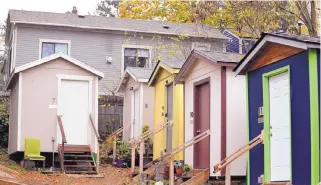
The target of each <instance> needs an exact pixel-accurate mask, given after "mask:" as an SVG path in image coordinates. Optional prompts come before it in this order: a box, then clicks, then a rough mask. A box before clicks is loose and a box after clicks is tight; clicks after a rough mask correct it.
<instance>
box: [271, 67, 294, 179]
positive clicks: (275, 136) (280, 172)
mask: <svg viewBox="0 0 321 185" xmlns="http://www.w3.org/2000/svg"><path fill="white" fill-rule="evenodd" d="M268 80H269V105H270V106H269V107H270V114H269V116H270V158H271V164H270V165H271V181H273V182H276V181H290V179H291V133H290V130H291V127H290V125H291V124H290V92H289V91H290V88H289V73H288V72H284V73H280V74H277V75H274V76H271V77H269V79H268Z"/></svg>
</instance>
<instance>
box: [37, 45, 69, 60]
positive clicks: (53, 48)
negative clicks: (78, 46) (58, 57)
mask: <svg viewBox="0 0 321 185" xmlns="http://www.w3.org/2000/svg"><path fill="white" fill-rule="evenodd" d="M59 52H62V53H65V54H68V44H67V43H49V42H43V43H42V49H41V58H43V57H47V56H49V55H52V54H55V53H59Z"/></svg>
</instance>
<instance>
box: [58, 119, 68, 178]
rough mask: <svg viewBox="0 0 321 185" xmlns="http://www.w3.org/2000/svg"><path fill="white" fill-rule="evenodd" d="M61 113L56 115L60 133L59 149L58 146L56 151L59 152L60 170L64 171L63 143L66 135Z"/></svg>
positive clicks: (65, 140)
mask: <svg viewBox="0 0 321 185" xmlns="http://www.w3.org/2000/svg"><path fill="white" fill-rule="evenodd" d="M61 117H62V115H57V120H58V125H59V129H60V133H61V140H62V141H61V151H60V149H59V147H58V152H59V153H60V167H61V172H64V171H65V166H64V160H65V156H64V154H65V143H67V139H66V135H65V130H64V126H63V124H62V120H61Z"/></svg>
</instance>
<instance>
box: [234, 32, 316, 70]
mask: <svg viewBox="0 0 321 185" xmlns="http://www.w3.org/2000/svg"><path fill="white" fill-rule="evenodd" d="M266 43H278V44H282V45H286V46H290V47H295V48H300V49H303V50H307V49H309V48H318V49H319V48H320V38H319V37H311V36H308V35H290V34H286V33H265V32H262V33H261V37H260V39H259V40H258V41H257V42H256V43H255V44H254V46H253V47H252V48H251V49H250V51H249V52H248V53H247V54H246V55H245V56H244V57H243V58H242V60H241V61H240V62H239V63H238V64H237V66H236V67H235V68H234V70H233V71H236V73H237V74H244V73H245V72H244V69H245V67H246V66H247V65H248V63H249V62H250V61H251V60H252V59H253V58H255V57H254V56H256V55H257V54H258V53H260V52H262V48H264V47H265V46H266Z"/></svg>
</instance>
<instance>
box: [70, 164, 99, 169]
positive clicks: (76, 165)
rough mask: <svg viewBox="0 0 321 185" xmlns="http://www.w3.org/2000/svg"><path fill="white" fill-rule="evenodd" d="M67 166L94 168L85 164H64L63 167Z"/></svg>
mask: <svg viewBox="0 0 321 185" xmlns="http://www.w3.org/2000/svg"><path fill="white" fill-rule="evenodd" d="M68 167H79V168H96V166H94V165H85V164H65V168H68Z"/></svg>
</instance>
